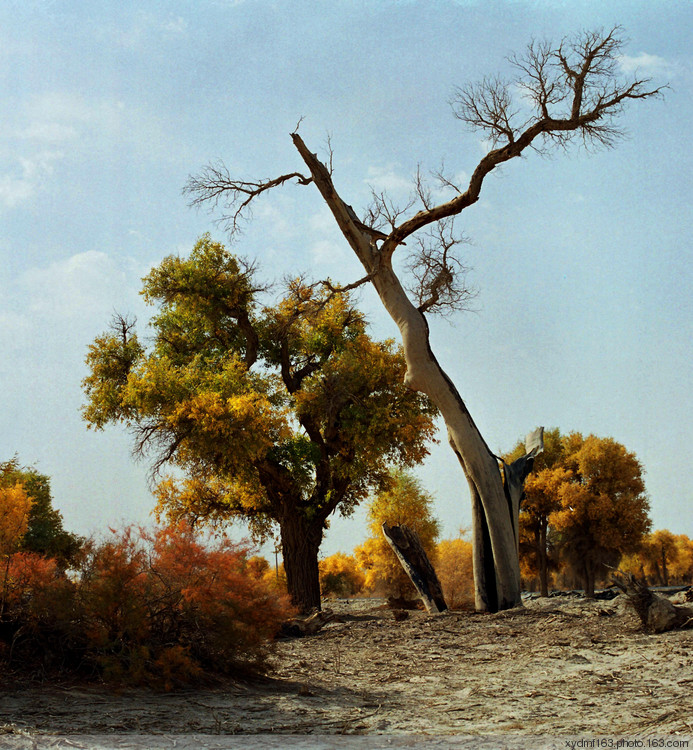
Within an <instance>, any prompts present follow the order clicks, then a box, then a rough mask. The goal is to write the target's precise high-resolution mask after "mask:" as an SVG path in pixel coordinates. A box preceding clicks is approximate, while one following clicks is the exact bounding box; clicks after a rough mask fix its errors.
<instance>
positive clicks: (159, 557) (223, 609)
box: [0, 525, 291, 689]
mask: <svg viewBox="0 0 693 750" xmlns="http://www.w3.org/2000/svg"><path fill="white" fill-rule="evenodd" d="M26 559H27V560H29V558H26ZM248 559H249V551H248V548H247V547H245V546H244V545H235V544H232V543H231V542H229V541H228V540H226V539H222V540H221V541H217V542H215V543H214V544H209V545H207V544H203V543H202V542H201V541H200V540H199V539H198V538H197V536H196V535H195V533H194V532H193V530H192V529H191V528H190V527H189V526H187V525H179V526H176V527H170V528H163V529H158V530H156V531H154V532H146V531H145V530H143V529H135V528H129V529H126V530H125V531H123V532H119V533H116V532H113V533H112V535H111V537H110V538H109V539H107V540H106V541H103V542H101V543H91V544H88V545H86V546H85V549H84V552H83V555H82V560H81V563H80V567H79V570H78V571H77V574H76V576H75V579H76V580H75V581H74V582H70V581H69V580H68V578H67V577H66V576H65V575H64V574H61V573H59V572H57V569H56V567H55V564H54V563H52V561H49V560H46V559H45V558H44V559H43V561H41V562H40V564H39V561H38V560H37V559H34V558H31V565H28V564H25V565H24V569H25V573H24V577H23V578H20V577H19V576H17V575H14V576H13V577H12V578H11V581H12V588H11V589H9V590H10V591H11V595H8V597H7V600H8V607H7V610H6V613H5V617H4V618H3V622H2V623H0V626H3V627H0V642H4V643H5V644H6V645H7V643H8V642H10V640H8V637H7V636H9V637H10V639H13V640H12V643H13V646H16V642H17V638H16V634H17V633H18V632H20V633H22V634H23V635H22V638H21V639H20V644H19V645H20V647H21V648H20V649H19V651H21V656H22V657H26V656H27V655H28V654H33V655H34V657H33V658H34V663H35V662H36V655H37V654H42V659H43V663H44V664H47V663H49V662H50V663H52V664H53V665H54V666H55V662H56V661H57V659H56V658H54V657H56V654H57V653H58V652H59V657H60V665H61V666H62V668H64V669H72V670H78V671H80V672H82V673H85V672H86V673H87V674H90V675H92V676H99V677H102V678H104V679H106V680H108V681H115V682H121V683H126V684H148V685H154V686H160V687H165V688H167V689H169V688H172V687H175V686H176V685H179V684H184V683H188V682H190V681H192V680H196V679H199V678H202V677H204V676H208V675H220V674H230V673H234V672H238V671H239V670H244V671H245V670H249V669H259V668H262V667H263V666H264V665H265V660H266V656H267V652H268V644H269V642H270V641H271V640H272V638H273V637H274V635H275V634H276V632H277V631H278V630H279V626H280V624H281V622H282V621H283V620H285V619H286V618H287V617H289V616H290V615H291V611H290V608H289V605H288V600H287V599H286V597H283V596H281V595H279V594H277V593H276V591H274V590H272V588H271V587H270V586H268V585H267V583H265V581H264V580H263V579H262V578H258V577H257V576H254V575H251V573H250V571H249V568H248ZM32 566H33V567H32ZM56 640H57V641H59V644H60V646H59V648H58V647H57V645H56V643H55V641H56ZM2 655H3V651H2V650H0V657H2ZM19 655H20V654H19V652H18V651H17V650H16V649H13V652H11V653H8V652H7V649H5V651H4V658H5V660H6V661H7V660H13V661H17V658H18V657H19Z"/></svg>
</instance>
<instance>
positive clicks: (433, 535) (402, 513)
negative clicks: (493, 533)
mask: <svg viewBox="0 0 693 750" xmlns="http://www.w3.org/2000/svg"><path fill="white" fill-rule="evenodd" d="M432 502H433V501H432V498H431V497H430V495H428V494H427V493H426V492H425V491H424V490H423V489H422V487H421V485H420V483H419V481H418V480H417V479H416V478H415V477H413V476H412V475H411V474H408V473H407V472H395V473H394V475H393V484H392V487H391V488H390V489H389V490H386V491H385V492H381V493H380V494H379V495H377V496H376V497H375V498H374V499H373V500H372V502H371V504H370V507H369V510H368V518H369V524H368V530H369V531H370V534H371V536H370V537H369V538H368V539H366V541H365V542H364V543H363V544H361V545H360V546H358V547H357V548H356V549H355V550H354V554H355V556H356V560H357V562H358V565H359V566H360V567H361V568H362V569H363V570H365V572H366V581H365V586H364V588H365V589H367V590H368V591H371V592H373V593H379V594H383V595H387V596H395V597H405V598H406V597H408V596H411V595H413V594H414V592H415V589H414V586H413V584H412V583H411V581H410V579H409V577H408V576H407V574H406V573H405V572H404V570H403V569H402V566H401V564H400V562H399V560H398V559H397V556H396V555H395V553H394V552H393V551H392V548H391V547H390V545H389V544H388V542H387V540H386V539H385V537H384V536H383V532H382V525H383V523H387V524H388V526H400V525H405V526H408V527H409V528H410V529H412V530H413V531H415V532H416V533H417V534H418V535H419V538H420V540H421V544H422V546H423V548H424V549H425V550H426V554H427V555H428V556H429V558H430V560H431V562H432V563H433V564H434V566H435V556H436V547H435V544H436V540H437V538H438V533H439V523H438V521H437V520H436V519H435V518H434V517H433V515H432V512H431V505H432Z"/></svg>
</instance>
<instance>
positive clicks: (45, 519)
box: [0, 457, 84, 568]
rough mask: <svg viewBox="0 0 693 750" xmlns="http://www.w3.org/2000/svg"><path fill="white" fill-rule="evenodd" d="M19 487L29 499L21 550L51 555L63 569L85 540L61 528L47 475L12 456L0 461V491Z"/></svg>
mask: <svg viewBox="0 0 693 750" xmlns="http://www.w3.org/2000/svg"><path fill="white" fill-rule="evenodd" d="M12 487H21V488H22V491H23V492H25V493H26V495H27V496H28V497H29V498H31V509H30V511H29V516H28V519H27V528H26V531H25V533H24V534H22V539H21V544H20V549H21V550H23V551H26V552H36V553H37V554H39V555H45V556H46V557H52V558H54V559H55V560H56V561H57V562H58V565H60V566H61V567H63V568H65V567H68V566H70V565H71V564H73V563H74V561H75V559H76V557H77V554H78V553H79V550H80V548H81V546H82V544H83V542H84V539H83V538H82V537H80V536H77V535H76V534H72V533H70V532H69V531H66V530H65V529H64V528H63V517H62V514H61V513H60V511H58V510H56V509H55V508H54V507H53V498H52V496H51V488H50V478H49V477H47V476H46V475H45V474H41V473H40V472H38V471H37V470H36V469H35V468H33V467H31V466H21V465H20V463H19V460H18V459H17V458H16V457H15V458H12V459H10V460H9V461H4V462H3V463H0V490H3V489H5V490H7V489H10V488H12Z"/></svg>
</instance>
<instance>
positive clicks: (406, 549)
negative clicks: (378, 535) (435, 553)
mask: <svg viewBox="0 0 693 750" xmlns="http://www.w3.org/2000/svg"><path fill="white" fill-rule="evenodd" d="M382 528H383V536H384V537H385V539H387V543H388V544H389V545H390V547H391V548H392V551H393V552H394V553H395V555H397V559H398V560H399V561H400V563H401V565H402V567H403V568H404V571H405V573H406V574H407V575H408V576H409V578H410V580H411V582H412V583H413V584H414V588H415V589H416V590H417V591H418V593H419V596H420V597H421V601H422V602H423V603H424V606H425V607H426V611H427V612H435V613H439V612H444V611H445V610H446V609H447V608H448V605H447V604H446V603H445V597H444V596H443V589H442V587H441V585H440V581H439V580H438V576H437V575H436V572H435V570H434V568H433V565H431V561H430V560H429V559H428V555H427V554H426V550H425V549H424V548H423V545H422V544H421V540H420V539H419V535H418V534H417V533H416V532H415V531H414V530H413V529H410V528H409V527H408V526H404V525H400V526H388V525H387V524H386V523H384V524H383V526H382Z"/></svg>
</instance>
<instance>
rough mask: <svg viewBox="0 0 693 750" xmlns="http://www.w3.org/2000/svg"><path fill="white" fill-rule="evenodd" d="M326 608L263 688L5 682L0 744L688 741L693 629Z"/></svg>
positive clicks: (374, 607)
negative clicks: (279, 738) (107, 739)
mask: <svg viewBox="0 0 693 750" xmlns="http://www.w3.org/2000/svg"><path fill="white" fill-rule="evenodd" d="M326 606H327V607H331V608H333V610H334V611H335V613H336V614H339V615H340V618H339V621H336V622H332V623H329V624H328V625H327V626H326V627H325V628H324V629H323V630H322V631H321V632H320V633H318V634H317V635H315V636H311V637H306V638H294V639H284V640H280V641H278V642H277V643H276V645H275V649H274V656H273V670H272V672H271V675H270V678H269V679H266V680H261V681H257V682H237V683H234V684H232V685H229V686H225V687H224V688H223V689H213V690H187V691H185V692H173V693H153V692H151V691H143V690H128V691H125V692H118V691H113V690H109V689H106V688H103V687H70V686H55V685H52V686H49V685H39V686H32V687H28V688H27V687H25V688H23V689H21V690H19V689H13V688H12V686H11V685H4V686H2V687H0V746H2V741H1V740H2V736H3V733H4V736H5V737H6V738H9V736H10V735H13V734H14V735H22V736H33V737H36V736H37V735H46V734H52V735H55V734H60V735H64V734H103V735H105V734H112V733H120V734H122V733H134V734H140V735H146V734H158V735H163V734H166V735H177V734H186V733H187V734H191V733H194V734H198V735H199V734H204V735H214V734H216V735H230V734H245V735H255V734H263V735H266V734H274V733H281V734H297V735H311V734H314V735H340V734H341V735H344V734H355V735H362V734H368V735H431V736H440V735H453V734H464V735H490V734H492V735H503V736H506V735H507V736H509V735H512V734H515V735H517V734H525V733H526V734H532V735H543V734H546V735H552V736H559V735H572V736H574V735H581V736H585V735H603V736H606V735H608V736H610V737H614V736H634V735H638V736H663V735H669V736H672V735H679V736H688V737H691V736H693V630H679V631H676V632H670V633H665V634H662V635H648V634H645V633H643V632H642V631H641V629H640V626H639V622H638V621H637V620H636V618H635V615H633V614H632V613H631V612H630V611H629V610H628V609H627V608H626V607H625V606H624V605H623V603H622V602H621V598H620V597H619V598H617V599H615V600H612V601H608V602H607V601H589V600H584V599H578V598H570V597H553V598H549V599H535V600H531V601H529V602H527V603H526V606H525V607H524V608H518V609H515V610H509V611H507V612H504V613H499V614H496V615H481V614H475V613H469V612H451V613H446V614H442V615H427V614H425V613H424V612H420V611H415V612H410V613H408V617H407V618H406V619H404V620H402V621H397V620H396V619H395V615H394V613H393V611H392V610H390V609H387V608H386V607H383V606H379V603H378V602H376V601H373V600H356V601H352V602H350V603H347V602H343V601H342V602H335V603H333V604H330V603H328V604H327V605H326ZM670 746H671V745H670ZM690 746H691V747H693V742H691V744H690Z"/></svg>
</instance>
